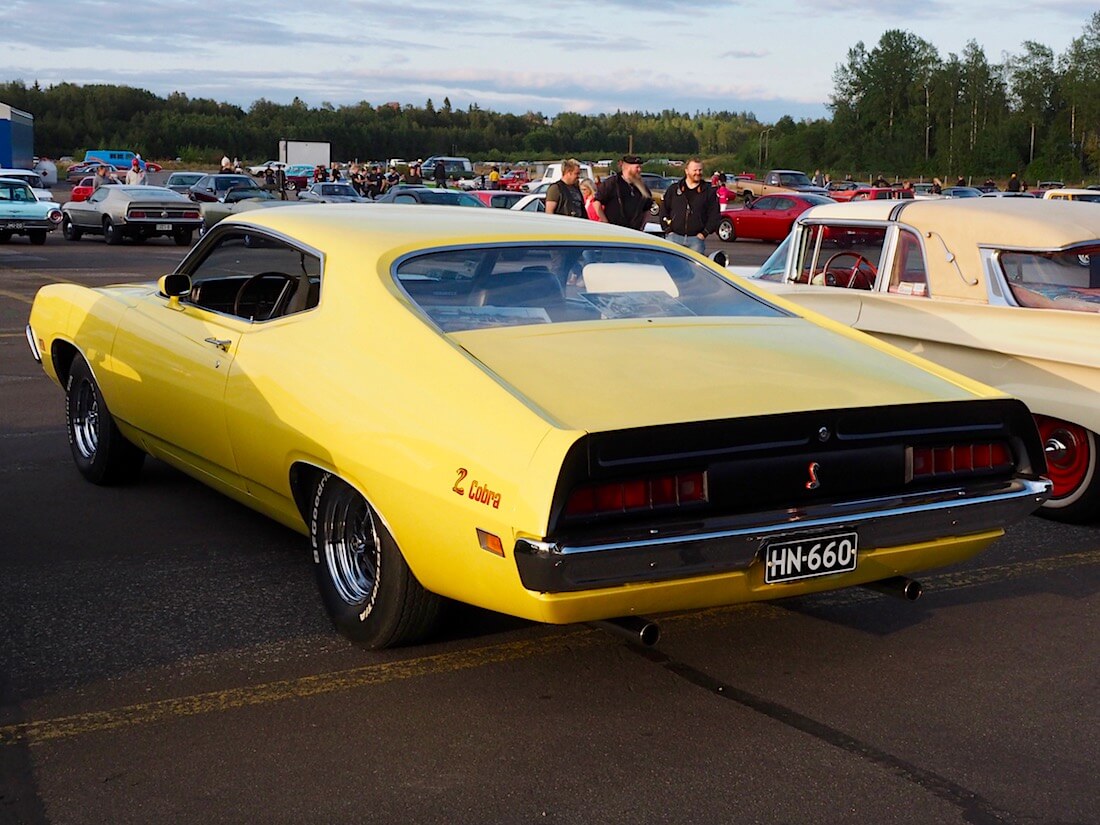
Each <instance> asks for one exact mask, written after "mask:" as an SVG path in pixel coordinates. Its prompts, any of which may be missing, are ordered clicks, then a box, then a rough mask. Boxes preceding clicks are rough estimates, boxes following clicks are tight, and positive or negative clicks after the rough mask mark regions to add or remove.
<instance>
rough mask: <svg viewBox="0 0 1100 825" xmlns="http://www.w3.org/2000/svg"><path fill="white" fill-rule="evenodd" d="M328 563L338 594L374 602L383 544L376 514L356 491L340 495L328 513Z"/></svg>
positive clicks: (357, 601) (348, 599) (369, 604)
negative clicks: (375, 522)
mask: <svg viewBox="0 0 1100 825" xmlns="http://www.w3.org/2000/svg"><path fill="white" fill-rule="evenodd" d="M324 535H325V545H324V549H325V564H326V566H327V567H328V573H329V578H330V579H331V580H332V584H333V587H334V588H335V589H336V593H337V595H338V596H339V597H340V599H341V600H343V601H344V602H345V603H347V604H349V605H355V606H359V605H362V604H363V603H364V602H367V606H366V609H365V610H364V611H363V612H364V614H366V613H367V612H369V610H370V609H371V607H372V606H373V605H374V599H375V596H376V594H377V592H378V568H379V564H380V562H381V553H382V547H381V544H380V543H379V541H378V531H377V529H376V528H375V524H374V516H373V514H372V513H371V509H370V507H368V506H367V503H366V502H365V501H363V499H362V498H361V497H360V496H359V495H358V494H357V493H355V492H354V491H350V490H349V491H347V492H346V493H344V494H343V495H340V496H337V497H336V498H335V500H334V501H333V502H332V505H331V506H330V507H329V509H328V512H327V513H326V517H325V534H324Z"/></svg>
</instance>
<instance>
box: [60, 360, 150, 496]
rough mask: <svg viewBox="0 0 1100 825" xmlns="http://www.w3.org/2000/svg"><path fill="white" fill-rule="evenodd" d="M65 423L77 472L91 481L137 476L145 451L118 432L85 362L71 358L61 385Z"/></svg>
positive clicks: (108, 482)
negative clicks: (63, 389) (69, 366)
mask: <svg viewBox="0 0 1100 825" xmlns="http://www.w3.org/2000/svg"><path fill="white" fill-rule="evenodd" d="M65 426H66V429H67V430H68V432H69V447H70V449H71V450H72V453H73V461H74V462H75V463H76V468H77V469H78V470H79V471H80V473H81V475H83V476H84V478H86V479H88V481H90V482H92V483H93V484H103V485H111V484H126V483H129V482H133V481H135V480H136V479H137V477H138V474H139V473H140V472H141V465H142V463H143V462H144V461H145V453H143V452H142V451H141V450H139V449H138V448H137V447H135V446H134V445H133V444H131V443H130V442H129V441H127V440H126V438H125V437H124V436H123V435H122V433H121V432H119V429H118V425H117V424H115V420H114V418H112V417H111V412H110V410H108V409H107V404H106V403H105V402H104V400H103V393H101V392H100V390H99V385H98V384H97V383H96V380H95V376H93V375H92V369H91V367H89V366H88V362H87V361H85V360H84V359H83V358H81V357H80V356H77V357H76V359H75V360H74V361H73V365H72V368H71V369H70V370H69V379H68V381H67V382H66V384H65Z"/></svg>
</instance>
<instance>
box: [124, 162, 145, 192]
mask: <svg viewBox="0 0 1100 825" xmlns="http://www.w3.org/2000/svg"><path fill="white" fill-rule="evenodd" d="M145 183H146V177H145V170H144V169H142V168H141V164H139V163H138V159H137V158H134V159H133V160H132V161H130V171H128V172H127V173H126V185H127V186H144V185H145Z"/></svg>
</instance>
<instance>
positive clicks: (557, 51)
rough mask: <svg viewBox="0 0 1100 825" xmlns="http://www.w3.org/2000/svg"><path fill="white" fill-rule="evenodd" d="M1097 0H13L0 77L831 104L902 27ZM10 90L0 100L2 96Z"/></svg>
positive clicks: (1064, 35)
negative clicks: (840, 80)
mask: <svg viewBox="0 0 1100 825" xmlns="http://www.w3.org/2000/svg"><path fill="white" fill-rule="evenodd" d="M1098 9H1100V6H1098V5H1097V4H1096V2H1095V0H1090V1H1089V2H1086V1H1085V0H1047V1H1046V2H1044V0H875V1H874V2H854V1H853V0H596V1H595V2H594V1H593V0H557V1H556V2H542V3H536V2H532V1H531V0H482V2H480V3H472V4H470V5H468V6H467V5H465V4H463V3H458V4H456V3H455V2H453V0H452V1H450V2H448V0H404V1H403V2H377V0H324V1H323V2H319V3H317V6H312V4H310V3H304V2H300V0H299V2H286V0H232V2H222V3H214V2H208V1H207V0H194V1H193V2H186V3H185V2H169V1H168V0H142V2H140V3H134V4H133V5H131V4H130V3H123V2H118V1H117V0H65V2H56V0H3V2H0V81H13V80H22V81H24V82H26V83H27V84H28V85H29V84H31V83H33V82H35V81H37V82H39V83H40V84H41V85H43V86H48V85H51V84H55V83H60V82H71V83H78V84H88V83H114V84H124V85H129V86H137V87H140V88H144V89H148V90H150V91H152V92H154V93H155V94H157V95H161V96H165V95H167V94H169V93H171V92H174V91H179V92H183V93H185V94H187V95H188V96H189V97H193V98H195V97H203V98H212V99H214V100H218V101H224V102H229V103H234V104H238V105H240V106H243V107H245V108H247V107H248V106H249V105H250V104H251V103H252V102H253V101H255V100H257V99H259V98H266V99H268V100H272V101H275V102H277V103H288V102H290V101H291V100H293V99H294V97H295V96H297V97H299V98H301V99H302V100H303V101H305V102H306V103H307V104H308V105H310V106H319V105H321V104H322V103H324V102H328V103H331V104H333V105H334V106H340V105H342V104H353V103H357V102H359V101H363V100H365V101H367V102H369V103H371V104H373V105H380V104H383V103H387V102H390V101H397V102H399V103H401V104H406V103H411V104H413V105H416V106H422V105H424V102H425V101H426V100H428V99H429V98H430V99H431V100H432V101H433V103H435V104H436V105H437V106H438V105H440V104H441V103H442V101H443V98H444V97H447V98H449V99H450V102H451V105H452V106H454V107H455V108H466V107H467V106H469V105H470V104H472V103H476V104H477V105H478V106H480V107H481V108H483V109H492V110H494V111H498V112H514V113H523V112H527V111H535V112H541V113H542V114H544V115H555V114H558V113H559V112H562V111H573V112H581V113H585V114H595V113H599V112H614V111H618V110H624V111H631V110H642V111H651V112H656V111H661V110H664V109H675V110H677V111H681V112H689V113H690V112H695V111H706V110H715V111H720V110H727V111H735V112H741V111H748V112H752V113H754V114H755V115H756V116H757V118H758V119H760V120H761V121H763V122H765V123H771V122H774V121H775V120H777V119H778V118H780V117H782V116H783V115H790V116H791V117H793V118H795V119H796V120H800V119H802V118H817V117H825V116H827V114H828V110H827V109H826V104H827V103H828V101H829V95H830V94H831V92H832V90H833V72H834V71H835V70H836V68H837V66H838V65H840V64H843V63H844V61H845V59H846V57H847V53H848V50H849V49H850V48H851V47H852V46H854V45H855V44H856V43H857V42H858V41H862V42H863V43H864V44H865V45H866V47H867V49H868V50H870V49H871V48H873V47H874V46H875V44H877V43H878V41H879V38H880V37H881V36H882V34H883V32H885V31H887V30H889V29H902V30H905V31H909V32H912V33H913V34H915V35H917V36H918V37H922V38H924V39H925V40H928V41H929V42H931V43H932V44H933V45H935V46H936V48H937V49H938V50H939V53H940V56H941V57H943V58H946V57H947V56H948V54H950V53H955V54H961V53H962V51H963V49H964V48H965V46H966V44H967V42H968V41H970V40H974V41H976V42H977V43H978V45H979V46H981V47H982V48H983V49H984V51H985V54H986V57H987V59H988V60H989V61H990V62H992V63H999V62H1001V61H1002V60H1003V59H1004V56H1005V55H1006V54H1018V53H1019V52H1021V51H1022V43H1023V41H1024V40H1034V41H1037V42H1039V43H1042V44H1044V45H1046V46H1049V47H1050V48H1051V49H1053V50H1054V53H1055V55H1056V56H1057V55H1060V54H1062V53H1063V52H1064V51H1065V49H1066V48H1067V46H1068V45H1069V43H1070V41H1071V40H1072V39H1073V38H1075V37H1079V36H1081V34H1082V33H1083V31H1084V28H1085V26H1086V25H1087V23H1088V22H1089V20H1090V18H1091V16H1092V14H1093V13H1094V12H1096V11H1097V10H1098ZM0 102H3V101H0Z"/></svg>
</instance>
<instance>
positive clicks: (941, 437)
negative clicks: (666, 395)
mask: <svg viewBox="0 0 1100 825" xmlns="http://www.w3.org/2000/svg"><path fill="white" fill-rule="evenodd" d="M992 441H1001V442H1004V443H1006V444H1007V445H1008V447H1009V449H1010V451H1011V453H1012V456H1013V459H1014V466H1012V467H1009V468H1005V469H1002V470H998V471H993V470H988V469H986V470H974V471H972V472H968V473H960V474H959V475H958V476H956V477H953V478H951V479H950V480H949V482H948V483H949V484H950V485H957V486H966V485H967V484H968V483H981V482H983V481H985V482H988V481H990V480H992V479H997V478H1008V477H1012V476H1024V477H1028V478H1034V477H1035V476H1037V475H1040V474H1042V473H1043V472H1045V470H1046V465H1045V461H1044V459H1043V452H1042V447H1041V444H1040V442H1039V438H1038V434H1037V432H1036V430H1035V425H1034V422H1033V420H1032V417H1031V414H1030V413H1029V412H1028V410H1027V407H1026V406H1024V404H1023V403H1021V402H1019V401H1016V400H1012V399H995V400H979V401H965V402H948V403H943V402H941V403H932V404H914V405H900V406H886V407H871V408H859V409H845V410H826V411H814V412H804V413H789V414H783V415H773V416H759V417H754V418H736V419H725V420H720V421H703V422H694V423H686V424H674V425H665V426H659V427H645V428H638V429H632V430H621V431H616V432H606V433H593V434H591V435H588V436H586V437H585V438H582V439H581V440H580V441H578V442H577V444H576V445H574V447H573V449H572V450H571V451H570V453H569V455H568V456H567V458H566V461H565V464H564V466H563V468H562V473H561V477H560V479H559V482H558V489H557V491H556V492H555V499H554V507H553V511H552V514H551V528H550V532H551V535H550V536H548V538H554V539H562V538H568V537H572V538H577V537H581V536H585V535H593V534H595V533H602V532H603V531H604V530H606V529H607V528H612V527H614V528H616V529H622V528H624V527H625V528H628V529H630V530H631V532H633V531H634V529H640V528H644V527H645V525H647V524H654V525H656V524H660V525H661V526H662V528H668V527H670V526H672V525H674V524H676V523H677V522H685V527H686V526H687V524H686V522H688V521H691V522H698V521H702V520H706V519H709V518H713V517H716V516H728V515H739V514H749V513H753V512H757V511H765V510H776V509H783V508H791V509H795V510H797V509H798V508H801V507H809V506H813V505H817V504H829V503H836V502H843V501H851V500H853V499H859V498H865V497H878V496H888V495H895V494H903V493H912V492H919V491H921V490H922V489H932V488H942V487H943V486H944V485H945V480H944V479H943V478H936V479H928V478H924V479H921V478H918V479H916V480H914V479H913V478H912V458H911V449H912V448H916V447H937V446H946V445H953V444H965V443H967V442H974V443H988V442H992ZM700 471H702V472H705V473H706V476H707V493H708V496H707V498H708V500H707V501H706V502H705V503H697V504H693V505H690V506H684V507H679V508H673V509H671V510H667V511H663V512H657V511H648V510H647V511H643V512H635V513H619V514H604V515H600V516H595V517H592V516H587V517H569V516H566V515H565V514H564V511H565V505H566V502H567V501H568V499H569V495H570V493H572V491H573V490H575V489H576V488H577V487H579V486H581V485H584V484H590V483H601V482H613V481H618V480H630V479H638V478H646V477H655V476H660V475H664V474H668V473H677V472H700Z"/></svg>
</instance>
